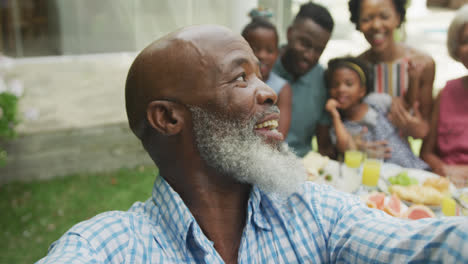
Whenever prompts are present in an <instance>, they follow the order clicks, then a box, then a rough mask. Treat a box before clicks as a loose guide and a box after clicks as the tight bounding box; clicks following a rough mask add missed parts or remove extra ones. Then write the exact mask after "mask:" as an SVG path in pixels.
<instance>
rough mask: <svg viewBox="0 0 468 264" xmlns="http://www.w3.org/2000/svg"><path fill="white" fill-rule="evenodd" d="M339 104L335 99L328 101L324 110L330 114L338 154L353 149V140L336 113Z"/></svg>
mask: <svg viewBox="0 0 468 264" xmlns="http://www.w3.org/2000/svg"><path fill="white" fill-rule="evenodd" d="M338 105H339V103H338V101H336V100H335V99H328V101H327V104H326V105H325V109H326V110H327V111H328V112H329V113H330V116H331V118H332V123H333V127H334V128H335V133H336V149H337V150H338V152H339V153H344V152H345V151H346V150H347V149H348V148H350V147H355V144H354V142H353V139H352V137H351V135H350V134H349V132H348V130H346V127H345V126H344V124H343V121H342V120H341V117H340V113H339V112H338V109H337V107H338Z"/></svg>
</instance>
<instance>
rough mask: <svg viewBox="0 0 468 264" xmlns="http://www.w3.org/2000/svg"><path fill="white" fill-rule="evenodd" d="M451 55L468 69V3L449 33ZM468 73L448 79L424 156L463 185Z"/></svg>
mask: <svg viewBox="0 0 468 264" xmlns="http://www.w3.org/2000/svg"><path fill="white" fill-rule="evenodd" d="M447 46H448V50H449V54H450V55H451V56H452V58H454V59H455V60H457V61H459V62H461V63H463V65H464V66H465V67H466V68H467V69H468V5H465V6H463V7H462V8H461V9H460V10H459V11H458V12H457V15H456V16H455V18H454V20H453V21H452V23H451V24H450V27H449V31H448V34H447ZM467 103H468V76H463V77H461V78H458V79H455V80H451V81H448V82H447V84H446V86H445V88H444V89H443V90H442V91H441V92H440V94H439V96H438V97H437V99H436V102H435V106H434V111H433V113H432V120H431V129H430V133H429V135H428V137H427V138H426V139H425V140H424V144H423V147H422V149H421V157H422V158H423V159H424V160H425V161H426V162H427V163H428V164H429V165H430V166H431V167H432V169H433V170H434V171H435V172H436V173H438V174H440V175H444V176H449V177H450V178H451V179H452V180H453V182H454V183H456V184H458V186H459V187H462V186H466V185H467V179H468V105H467Z"/></svg>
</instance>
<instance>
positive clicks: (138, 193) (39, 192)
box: [0, 166, 158, 264]
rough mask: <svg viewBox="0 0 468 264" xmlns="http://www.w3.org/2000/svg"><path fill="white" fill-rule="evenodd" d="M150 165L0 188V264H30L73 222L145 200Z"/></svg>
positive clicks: (150, 178)
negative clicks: (0, 219)
mask: <svg viewBox="0 0 468 264" xmlns="http://www.w3.org/2000/svg"><path fill="white" fill-rule="evenodd" d="M157 174H158V170H157V168H155V167H143V166H140V167H137V168H134V169H120V170H118V171H114V172H107V173H80V174H75V175H69V176H64V177H61V178H55V179H53V180H47V181H34V182H29V183H21V182H11V183H8V184H5V185H1V186H0V212H1V218H2V221H0V232H1V233H0V236H1V237H2V239H0V263H18V264H20V263H34V262H35V261H37V260H39V259H40V258H42V257H43V256H45V255H46V253H47V249H48V246H49V245H50V244H51V243H52V242H54V241H55V240H57V239H58V238H60V236H61V235H62V234H63V233H64V232H65V231H67V230H68V229H69V228H70V227H72V226H73V225H74V224H76V223H78V222H80V221H83V220H86V219H89V218H91V217H93V216H95V215H96V214H99V213H101V212H104V211H110V210H124V211H126V210H127V209H128V208H129V207H130V206H131V205H132V204H133V203H134V202H135V201H146V200H147V199H148V198H149V197H150V196H151V189H152V186H153V182H154V179H155V178H156V176H157Z"/></svg>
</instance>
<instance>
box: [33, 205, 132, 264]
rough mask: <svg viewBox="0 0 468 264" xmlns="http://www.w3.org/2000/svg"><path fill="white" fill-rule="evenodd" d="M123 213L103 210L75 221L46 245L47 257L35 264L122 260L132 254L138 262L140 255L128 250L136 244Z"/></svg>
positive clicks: (81, 263)
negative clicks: (78, 221)
mask: <svg viewBox="0 0 468 264" xmlns="http://www.w3.org/2000/svg"><path fill="white" fill-rule="evenodd" d="M123 215H125V213H124V212H119V211H111V212H105V213H102V214H99V215H97V216H95V217H93V218H91V219H89V220H86V221H84V222H81V223H78V224H76V225H75V226H73V227H72V228H71V229H70V230H68V231H67V232H66V233H65V234H64V235H63V236H62V237H61V238H60V239H59V240H57V241H55V242H54V243H53V244H52V245H51V246H50V247H49V251H48V253H47V256H45V257H44V258H43V259H41V260H39V261H38V262H37V264H49V263H50V264H52V263H54V264H56V263H73V264H75V263H76V264H78V263H79V264H84V263H107V262H111V261H112V263H114V262H115V263H123V262H125V259H126V258H127V257H128V256H129V254H134V255H135V256H134V259H135V263H139V261H140V260H139V257H140V254H138V252H135V251H132V250H129V246H131V245H134V243H135V242H134V239H133V236H132V232H133V230H132V228H130V226H132V225H130V224H129V222H128V220H127V218H125V217H122V216H123ZM132 257H133V256H132ZM106 259H107V262H106Z"/></svg>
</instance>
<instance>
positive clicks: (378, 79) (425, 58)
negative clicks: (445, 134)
mask: <svg viewBox="0 0 468 264" xmlns="http://www.w3.org/2000/svg"><path fill="white" fill-rule="evenodd" d="M405 6H406V0H350V1H349V11H350V13H351V18H350V19H351V21H352V22H353V23H354V24H355V25H356V28H357V29H358V30H359V31H361V32H362V33H363V34H364V37H365V38H366V40H367V41H368V42H369V44H370V48H369V49H368V50H366V51H365V52H364V53H362V54H361V55H359V56H358V57H359V58H360V59H362V60H364V61H367V62H368V63H370V64H371V65H373V68H374V76H375V78H374V88H373V91H374V92H379V93H387V94H390V95H391V96H393V97H394V99H393V100H392V107H391V110H390V113H389V115H388V118H389V119H390V120H391V121H392V123H393V124H394V125H395V126H396V127H397V128H399V129H400V132H402V135H403V136H412V137H414V138H424V137H425V136H426V135H427V133H428V132H429V119H430V115H431V108H432V87H433V83H434V75H435V65H434V60H433V59H432V58H431V57H430V56H429V55H427V54H424V53H422V52H420V51H418V50H416V49H414V48H412V47H409V46H407V45H405V44H403V43H398V42H397V41H395V39H394V31H395V30H396V29H397V28H399V27H400V25H401V23H402V22H403V21H404V20H405V14H406V9H405Z"/></svg>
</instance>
